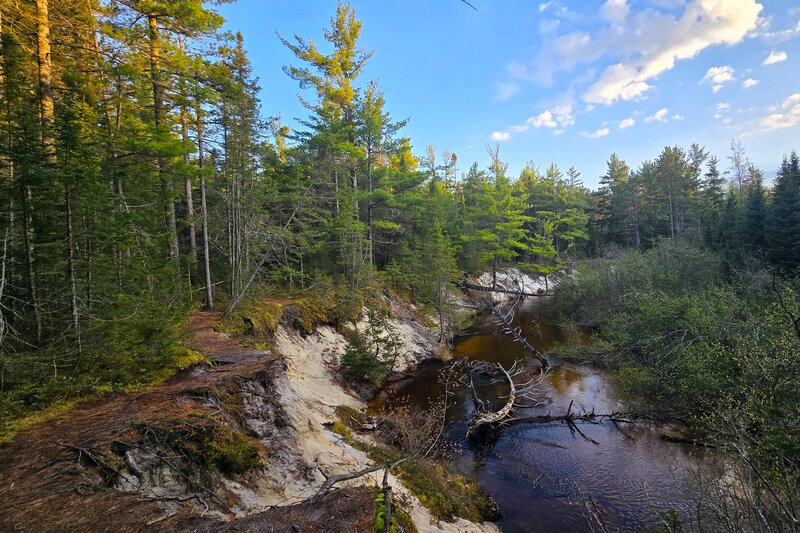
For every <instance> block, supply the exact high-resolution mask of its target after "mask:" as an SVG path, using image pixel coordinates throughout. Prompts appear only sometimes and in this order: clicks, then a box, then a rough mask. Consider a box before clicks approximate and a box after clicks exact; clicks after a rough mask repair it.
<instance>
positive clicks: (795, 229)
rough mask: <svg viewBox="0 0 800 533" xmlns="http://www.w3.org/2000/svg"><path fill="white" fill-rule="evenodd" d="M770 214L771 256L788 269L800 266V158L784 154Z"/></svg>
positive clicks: (775, 262) (769, 236)
mask: <svg viewBox="0 0 800 533" xmlns="http://www.w3.org/2000/svg"><path fill="white" fill-rule="evenodd" d="M772 198H773V200H772V205H771V208H770V213H769V218H768V222H767V225H768V228H769V231H768V237H767V238H768V242H769V257H770V260H771V261H772V263H774V264H775V265H778V266H780V267H782V268H785V269H789V270H792V269H796V268H798V267H800V158H799V157H798V155H797V153H796V152H792V153H791V155H790V156H789V157H784V159H783V163H782V164H781V169H780V171H779V172H778V177H777V180H776V183H775V188H774V190H773V193H772Z"/></svg>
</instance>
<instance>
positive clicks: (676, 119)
mask: <svg viewBox="0 0 800 533" xmlns="http://www.w3.org/2000/svg"><path fill="white" fill-rule="evenodd" d="M672 120H674V121H676V122H677V121H679V120H683V115H681V114H675V115H672Z"/></svg>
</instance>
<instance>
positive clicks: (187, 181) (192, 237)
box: [178, 36, 197, 272]
mask: <svg viewBox="0 0 800 533" xmlns="http://www.w3.org/2000/svg"><path fill="white" fill-rule="evenodd" d="M184 40H185V37H183V36H181V38H180V40H179V41H178V43H179V45H180V49H181V53H183V52H184ZM187 101H188V96H187V94H186V83H185V82H183V81H181V135H182V137H183V162H184V164H185V168H186V169H187V170H188V168H189V117H188V112H187V109H186V107H187V105H188V104H187ZM183 188H184V195H185V198H186V220H187V225H188V228H189V249H190V252H189V253H190V263H189V268H190V272H191V269H192V268H193V267H194V263H195V262H196V261H197V236H196V234H195V227H194V198H192V178H191V176H190V175H189V173H188V172H187V173H186V175H185V176H184V178H183Z"/></svg>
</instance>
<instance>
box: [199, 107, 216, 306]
mask: <svg viewBox="0 0 800 533" xmlns="http://www.w3.org/2000/svg"><path fill="white" fill-rule="evenodd" d="M195 105H196V109H195V114H196V115H197V117H196V120H197V166H198V167H200V221H201V228H202V232H203V285H204V286H205V293H206V309H207V310H208V309H213V307H214V298H213V296H212V294H211V260H210V258H209V255H208V248H209V246H208V205H207V204H206V178H205V173H204V171H203V166H204V163H205V158H204V154H203V115H202V112H203V111H202V108H201V105H200V102H199V99H198V101H197V102H196V104H195Z"/></svg>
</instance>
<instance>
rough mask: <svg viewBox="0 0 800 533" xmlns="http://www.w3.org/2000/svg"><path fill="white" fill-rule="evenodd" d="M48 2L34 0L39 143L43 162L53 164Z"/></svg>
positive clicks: (54, 145)
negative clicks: (43, 158) (42, 152)
mask: <svg viewBox="0 0 800 533" xmlns="http://www.w3.org/2000/svg"><path fill="white" fill-rule="evenodd" d="M47 8H48V0H36V43H37V50H38V54H37V59H38V65H39V117H40V120H41V132H40V137H41V142H42V150H43V151H44V156H45V161H47V162H48V163H53V162H55V155H56V141H55V138H54V137H53V124H54V121H55V119H54V107H53V84H52V71H51V61H50V20H49V16H48V9H47Z"/></svg>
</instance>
